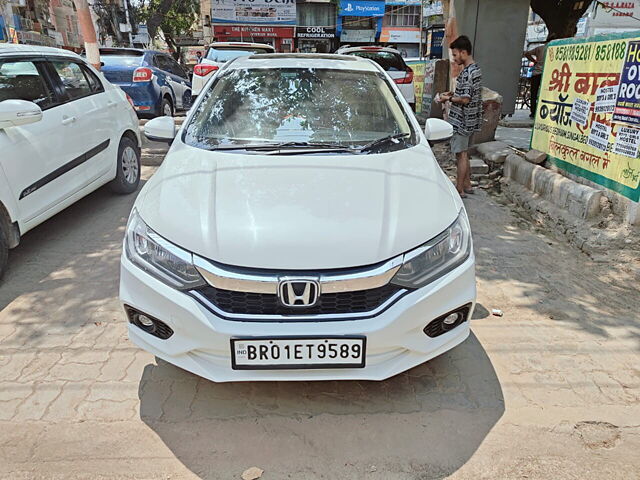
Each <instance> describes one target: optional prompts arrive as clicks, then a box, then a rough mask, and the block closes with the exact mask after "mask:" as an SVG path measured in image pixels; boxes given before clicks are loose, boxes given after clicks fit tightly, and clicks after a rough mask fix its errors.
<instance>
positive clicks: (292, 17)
mask: <svg viewBox="0 0 640 480" xmlns="http://www.w3.org/2000/svg"><path fill="white" fill-rule="evenodd" d="M211 21H212V22H213V23H242V24H265V25H295V24H296V1H295V0H278V1H277V2H276V1H273V0H214V1H213V2H212V4H211Z"/></svg>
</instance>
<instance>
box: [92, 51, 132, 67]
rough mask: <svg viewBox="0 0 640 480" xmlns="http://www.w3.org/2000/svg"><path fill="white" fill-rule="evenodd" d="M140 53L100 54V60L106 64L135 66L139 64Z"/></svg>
mask: <svg viewBox="0 0 640 480" xmlns="http://www.w3.org/2000/svg"><path fill="white" fill-rule="evenodd" d="M141 60H142V55H139V56H135V57H130V56H126V55H105V54H104V53H101V54H100V61H102V62H103V63H104V64H105V65H107V66H112V65H113V66H122V67H135V66H138V65H140V61H141Z"/></svg>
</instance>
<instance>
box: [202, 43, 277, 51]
mask: <svg viewBox="0 0 640 480" xmlns="http://www.w3.org/2000/svg"><path fill="white" fill-rule="evenodd" d="M215 47H245V48H270V49H272V50H275V48H273V45H269V44H267V43H251V42H213V43H210V44H209V48H215Z"/></svg>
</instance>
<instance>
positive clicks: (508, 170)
mask: <svg viewBox="0 0 640 480" xmlns="http://www.w3.org/2000/svg"><path fill="white" fill-rule="evenodd" d="M504 175H505V177H506V178H508V179H510V180H513V181H515V182H517V183H519V184H521V185H523V186H524V187H525V188H527V189H528V190H531V191H532V192H533V193H535V194H537V195H539V196H540V197H542V198H543V199H545V200H548V201H550V202H552V203H553V204H554V205H556V206H558V207H560V208H562V209H565V210H566V211H568V212H569V213H571V214H572V215H574V216H576V217H578V218H582V219H587V218H592V217H594V216H596V215H598V213H600V209H601V203H600V199H601V198H602V190H598V189H595V188H592V187H589V186H587V185H581V184H579V183H577V182H574V181H573V180H570V179H568V178H566V177H563V176H562V175H560V174H559V173H555V172H552V171H551V170H547V169H545V168H543V167H540V166H539V165H534V164H532V163H529V162H527V161H526V160H524V159H523V158H521V157H520V156H518V155H509V156H508V157H507V160H506V162H505V166H504Z"/></svg>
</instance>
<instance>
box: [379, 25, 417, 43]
mask: <svg viewBox="0 0 640 480" xmlns="http://www.w3.org/2000/svg"><path fill="white" fill-rule="evenodd" d="M380 41H381V42H393V43H420V29H419V28H402V27H398V28H392V27H384V28H383V29H382V33H381V34H380Z"/></svg>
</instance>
